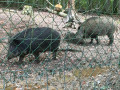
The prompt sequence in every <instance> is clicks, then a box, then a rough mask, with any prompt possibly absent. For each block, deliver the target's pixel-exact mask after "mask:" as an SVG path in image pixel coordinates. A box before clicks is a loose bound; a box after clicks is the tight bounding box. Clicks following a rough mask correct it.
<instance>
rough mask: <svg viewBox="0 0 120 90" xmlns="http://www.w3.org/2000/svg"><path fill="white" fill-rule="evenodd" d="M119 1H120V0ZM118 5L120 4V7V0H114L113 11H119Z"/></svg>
mask: <svg viewBox="0 0 120 90" xmlns="http://www.w3.org/2000/svg"><path fill="white" fill-rule="evenodd" d="M119 2H120V0H119ZM118 5H119V7H120V4H118V0H114V1H113V13H117V12H118V10H117V9H118Z"/></svg>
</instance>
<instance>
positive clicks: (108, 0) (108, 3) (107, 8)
mask: <svg viewBox="0 0 120 90" xmlns="http://www.w3.org/2000/svg"><path fill="white" fill-rule="evenodd" d="M110 2H111V1H110V0H105V4H104V10H105V13H109V14H110V13H111V11H110Z"/></svg>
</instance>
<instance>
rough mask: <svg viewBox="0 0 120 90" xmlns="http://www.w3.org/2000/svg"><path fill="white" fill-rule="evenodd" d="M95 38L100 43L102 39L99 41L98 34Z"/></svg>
mask: <svg viewBox="0 0 120 90" xmlns="http://www.w3.org/2000/svg"><path fill="white" fill-rule="evenodd" d="M95 40H96V42H97V44H100V41H99V39H98V36H96V37H95Z"/></svg>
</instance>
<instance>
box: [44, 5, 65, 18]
mask: <svg viewBox="0 0 120 90" xmlns="http://www.w3.org/2000/svg"><path fill="white" fill-rule="evenodd" d="M46 9H47V10H48V12H50V13H53V14H57V15H59V16H62V17H66V16H67V14H66V13H64V12H57V11H54V10H52V9H50V8H48V7H46Z"/></svg>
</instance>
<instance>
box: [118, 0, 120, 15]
mask: <svg viewBox="0 0 120 90" xmlns="http://www.w3.org/2000/svg"><path fill="white" fill-rule="evenodd" d="M118 14H120V0H119V1H118Z"/></svg>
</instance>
